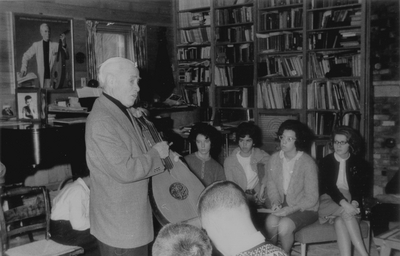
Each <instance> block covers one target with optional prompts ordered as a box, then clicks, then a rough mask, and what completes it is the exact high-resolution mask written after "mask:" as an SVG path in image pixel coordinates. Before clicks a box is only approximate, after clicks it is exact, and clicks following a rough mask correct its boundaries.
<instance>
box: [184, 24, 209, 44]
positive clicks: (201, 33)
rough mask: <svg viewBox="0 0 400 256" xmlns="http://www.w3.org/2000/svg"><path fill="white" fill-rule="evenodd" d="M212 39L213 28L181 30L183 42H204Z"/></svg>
mask: <svg viewBox="0 0 400 256" xmlns="http://www.w3.org/2000/svg"><path fill="white" fill-rule="evenodd" d="M210 41H211V28H210V27H201V28H196V29H188V30H181V43H182V44H192V43H197V44H202V43H209V42H210Z"/></svg>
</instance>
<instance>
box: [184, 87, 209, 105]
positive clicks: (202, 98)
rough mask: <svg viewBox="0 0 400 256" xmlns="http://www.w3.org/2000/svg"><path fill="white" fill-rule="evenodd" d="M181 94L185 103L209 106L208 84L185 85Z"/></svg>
mask: <svg viewBox="0 0 400 256" xmlns="http://www.w3.org/2000/svg"><path fill="white" fill-rule="evenodd" d="M182 94H183V97H184V100H185V102H186V103H187V104H191V105H195V106H198V107H207V106H209V102H211V99H210V96H211V95H210V93H209V87H208V86H201V87H198V86H197V87H196V86H195V87H190V86H185V88H184V89H183V93H182Z"/></svg>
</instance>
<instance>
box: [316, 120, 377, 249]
mask: <svg viewBox="0 0 400 256" xmlns="http://www.w3.org/2000/svg"><path fill="white" fill-rule="evenodd" d="M331 142H332V144H333V148H334V152H333V153H331V154H329V155H327V156H325V157H324V158H323V159H322V160H321V162H320V164H319V178H320V195H321V197H320V207H319V211H318V213H319V219H320V222H321V223H324V222H327V221H329V222H330V223H332V224H334V225H335V230H336V235H337V241H338V246H339V250H340V254H341V255H342V256H344V255H351V243H353V245H354V246H355V248H356V249H357V251H358V252H359V253H360V255H361V256H366V255H368V253H367V250H366V248H365V245H364V243H363V240H362V236H361V232H360V227H359V219H360V218H358V216H359V215H360V212H361V211H360V206H361V204H362V199H363V197H367V196H368V195H369V194H368V193H369V188H370V184H369V179H368V176H369V172H368V169H369V167H368V163H367V162H366V161H365V160H364V158H363V157H362V156H359V153H360V151H361V148H362V146H363V140H362V138H361V136H360V135H359V134H358V133H357V132H356V131H355V130H354V129H353V128H351V127H347V126H340V127H338V128H336V129H335V131H334V132H333V133H332V136H331Z"/></svg>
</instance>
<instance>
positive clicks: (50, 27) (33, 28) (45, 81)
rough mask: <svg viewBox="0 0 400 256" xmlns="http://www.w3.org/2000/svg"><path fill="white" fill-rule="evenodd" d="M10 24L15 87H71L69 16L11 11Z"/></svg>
mask: <svg viewBox="0 0 400 256" xmlns="http://www.w3.org/2000/svg"><path fill="white" fill-rule="evenodd" d="M13 27H14V29H13V33H14V35H13V57H14V69H15V88H19V87H34V88H43V89H47V90H57V91H61V90H64V91H74V90H75V74H74V54H73V53H74V49H73V48H74V44H73V22H72V19H70V18H62V17H50V16H44V15H30V14H29V15H28V14H20V13H14V14H13ZM44 47H48V49H49V50H48V52H47V51H44V50H43V49H44ZM46 55H48V59H49V61H48V64H47V63H45V62H44V61H43V60H44V59H45V58H46V57H45V56H46ZM46 59H47V58H46Z"/></svg>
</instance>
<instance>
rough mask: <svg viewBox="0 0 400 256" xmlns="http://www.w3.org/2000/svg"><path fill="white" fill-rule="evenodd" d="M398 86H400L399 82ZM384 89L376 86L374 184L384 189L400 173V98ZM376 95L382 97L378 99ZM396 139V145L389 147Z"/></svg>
mask: <svg viewBox="0 0 400 256" xmlns="http://www.w3.org/2000/svg"><path fill="white" fill-rule="evenodd" d="M395 83H397V86H399V82H395ZM382 90H384V88H383V87H377V86H375V92H376V93H375V98H374V146H373V147H374V149H373V159H374V163H373V165H374V184H375V185H376V186H378V187H380V188H384V187H385V185H386V183H387V182H388V180H390V178H391V177H392V176H393V175H394V174H395V173H396V172H397V171H399V163H400V162H399V161H400V127H399V125H400V97H399V96H398V95H396V94H391V93H387V94H386V95H382V94H381V93H379V92H381V91H382ZM376 95H380V96H379V97H377V96H376ZM388 139H394V140H395V143H394V145H392V147H391V145H390V144H389V145H387V143H385V142H387V140H388Z"/></svg>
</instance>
